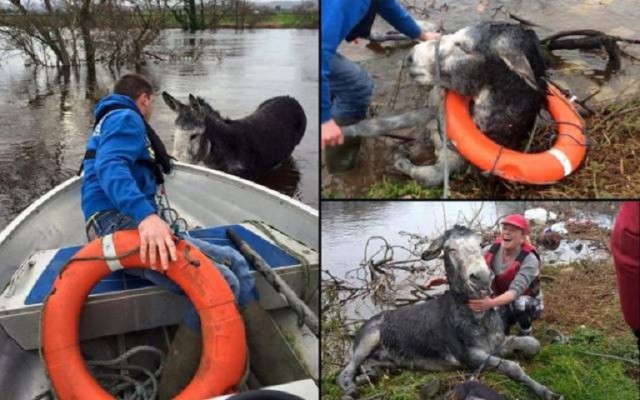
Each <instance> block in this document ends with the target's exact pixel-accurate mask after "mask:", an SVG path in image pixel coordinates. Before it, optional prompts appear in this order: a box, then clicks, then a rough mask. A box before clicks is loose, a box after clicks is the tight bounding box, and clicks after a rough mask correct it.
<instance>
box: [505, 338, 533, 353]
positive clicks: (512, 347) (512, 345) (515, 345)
mask: <svg viewBox="0 0 640 400" xmlns="http://www.w3.org/2000/svg"><path fill="white" fill-rule="evenodd" d="M505 340H506V344H505V346H504V348H503V349H502V351H501V352H500V356H501V357H508V356H510V355H512V354H513V353H514V352H516V351H517V352H520V353H521V354H524V355H525V356H527V357H533V356H535V355H536V354H538V353H539V352H540V342H538V340H537V339H536V338H534V337H533V336H507V337H506V338H505Z"/></svg>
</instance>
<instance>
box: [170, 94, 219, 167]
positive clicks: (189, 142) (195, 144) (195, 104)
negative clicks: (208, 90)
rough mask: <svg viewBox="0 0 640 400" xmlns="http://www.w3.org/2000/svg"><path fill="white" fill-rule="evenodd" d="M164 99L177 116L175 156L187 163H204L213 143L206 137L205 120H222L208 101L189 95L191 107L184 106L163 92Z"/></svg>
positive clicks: (174, 142) (174, 143)
mask: <svg viewBox="0 0 640 400" xmlns="http://www.w3.org/2000/svg"><path fill="white" fill-rule="evenodd" d="M162 99H163V100H164V102H165V103H166V104H167V106H169V108H170V109H172V110H173V111H174V112H175V113H176V114H178V115H177V117H176V120H175V124H176V130H175V134H174V141H173V155H174V156H175V157H176V158H177V159H178V160H180V161H182V162H186V163H193V164H195V163H198V162H200V161H202V160H203V159H204V158H205V157H206V155H207V154H208V153H209V151H210V146H211V143H210V141H209V140H208V138H206V137H205V135H204V132H205V128H206V124H205V119H206V118H207V117H210V118H220V114H219V113H218V112H217V111H215V110H214V109H213V108H211V106H210V105H209V104H207V102H206V101H204V100H203V99H202V98H200V97H197V98H196V97H194V96H193V95H191V94H190V95H189V105H186V104H182V103H181V102H180V101H178V100H176V99H175V98H174V97H173V96H171V95H170V94H169V93H167V92H162Z"/></svg>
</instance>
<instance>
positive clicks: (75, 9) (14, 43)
mask: <svg viewBox="0 0 640 400" xmlns="http://www.w3.org/2000/svg"><path fill="white" fill-rule="evenodd" d="M8 1H9V3H10V8H9V9H7V10H4V11H3V12H2V13H1V14H0V35H2V36H3V37H4V39H5V42H6V44H7V45H8V47H9V48H10V49H17V50H20V51H21V52H22V53H24V55H25V56H26V58H27V60H28V62H29V63H30V64H34V65H43V66H51V65H55V66H59V67H71V66H76V65H80V64H83V63H85V64H86V65H87V67H88V69H89V73H90V74H94V73H95V64H96V63H97V62H99V63H104V64H106V65H108V66H110V67H117V66H120V65H124V64H134V65H140V64H141V63H142V62H143V60H144V59H145V58H148V57H154V55H153V54H149V53H146V52H145V47H146V46H147V45H149V44H151V43H152V42H153V41H154V40H155V39H156V38H157V37H158V35H160V31H161V30H162V29H163V28H167V27H181V28H183V29H185V30H189V31H191V32H195V31H197V30H202V29H218V28H220V27H225V28H228V27H231V28H236V29H244V28H252V27H256V26H272V27H301V28H302V27H314V26H315V27H317V26H318V14H319V12H318V10H317V7H316V6H315V4H314V3H313V2H306V3H301V4H300V5H299V6H297V7H295V8H293V9H292V10H288V11H287V12H282V11H278V10H273V9H269V8H266V7H259V6H257V5H256V4H254V3H251V2H248V1H246V0H173V1H171V0H54V1H52V0H43V2H42V3H41V4H42V6H41V7H38V8H35V7H31V5H33V4H34V2H31V1H29V0H27V1H22V0H8ZM52 57H53V59H52Z"/></svg>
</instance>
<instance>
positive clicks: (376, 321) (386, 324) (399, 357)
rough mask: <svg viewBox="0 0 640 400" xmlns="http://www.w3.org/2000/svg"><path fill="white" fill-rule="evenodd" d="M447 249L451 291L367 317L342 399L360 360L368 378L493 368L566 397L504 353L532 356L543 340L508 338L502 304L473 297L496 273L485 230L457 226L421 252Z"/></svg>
mask: <svg viewBox="0 0 640 400" xmlns="http://www.w3.org/2000/svg"><path fill="white" fill-rule="evenodd" d="M442 251H444V266H445V271H446V275H447V279H448V281H449V285H450V287H449V290H448V291H447V292H445V293H444V294H443V295H441V296H439V297H437V298H435V299H433V300H429V301H426V302H424V303H419V304H415V305H411V306H406V307H401V308H399V309H397V310H393V311H384V312H382V313H380V314H378V315H376V316H374V317H373V318H371V319H369V320H368V321H367V322H365V323H364V325H362V327H361V328H360V329H359V330H358V332H357V333H356V337H355V340H354V343H353V345H352V347H351V355H350V360H349V362H348V364H347V366H346V367H345V369H344V370H343V371H342V372H341V373H340V375H339V376H338V378H337V383H338V385H339V386H340V387H341V388H342V390H344V392H345V398H347V399H348V398H354V397H355V396H356V393H357V384H360V383H364V382H366V379H356V375H357V373H358V371H360V367H362V369H363V370H364V372H365V374H366V375H368V376H369V377H370V378H376V377H378V376H380V368H412V369H424V370H429V371H441V370H448V369H459V368H473V369H477V368H479V367H480V366H482V365H484V367H486V368H495V369H497V370H498V371H499V372H501V373H503V374H505V375H507V376H508V377H510V378H511V379H514V380H517V381H519V382H522V383H524V384H525V385H527V386H528V387H529V388H531V390H533V391H534V392H535V394H536V395H538V396H539V397H541V398H544V399H546V400H554V399H562V397H561V396H558V395H556V394H554V393H553V392H552V391H551V390H549V388H547V387H545V386H543V385H541V384H540V383H538V382H536V381H534V380H533V379H531V378H530V377H529V376H528V375H527V374H526V373H525V372H524V371H523V370H522V368H521V367H520V365H519V364H518V363H516V362H514V361H510V360H507V359H504V358H502V357H506V356H508V355H510V354H512V353H513V352H514V351H520V352H522V353H523V354H525V355H527V356H534V355H535V354H537V353H538V352H539V351H540V343H539V342H538V341H537V340H536V339H535V338H533V337H530V336H523V337H516V336H508V337H505V335H504V331H505V326H504V322H503V321H502V318H501V317H500V315H499V314H498V311H496V310H495V309H492V310H490V311H485V312H480V313H476V312H473V311H472V310H471V309H470V308H469V306H468V305H467V303H468V301H469V299H473V298H482V297H485V296H487V295H488V294H489V293H490V290H491V273H490V270H489V268H488V267H487V264H486V262H485V260H484V257H483V256H482V252H481V247H480V237H479V236H478V235H477V234H475V233H474V232H473V231H471V230H469V229H468V228H465V227H462V226H459V225H456V226H454V227H453V228H452V229H450V230H448V231H446V232H445V233H444V235H442V236H441V237H440V238H438V239H436V240H435V241H434V242H433V243H432V244H431V246H430V247H429V248H428V249H427V251H425V252H424V253H423V254H422V258H423V259H425V260H430V259H434V258H436V257H437V256H438V255H439V254H440V253H441V252H442Z"/></svg>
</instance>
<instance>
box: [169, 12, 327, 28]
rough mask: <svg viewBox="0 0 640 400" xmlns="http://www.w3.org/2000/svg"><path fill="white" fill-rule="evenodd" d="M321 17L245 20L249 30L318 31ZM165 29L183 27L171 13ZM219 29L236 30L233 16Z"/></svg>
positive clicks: (280, 16)
mask: <svg viewBox="0 0 640 400" xmlns="http://www.w3.org/2000/svg"><path fill="white" fill-rule="evenodd" d="M319 21H320V16H319V12H318V13H316V14H296V13H291V12H279V13H275V14H271V15H265V16H261V15H250V16H247V17H246V18H245V19H244V26H245V28H249V29H318V27H319ZM164 27H165V28H182V25H181V24H180V23H179V22H178V21H177V20H176V18H175V16H174V15H173V14H171V13H169V14H168V15H167V19H166V22H165V24H164ZM218 28H224V29H234V28H235V20H234V18H233V16H229V17H225V18H223V19H222V20H221V21H220V22H219V23H218Z"/></svg>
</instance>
